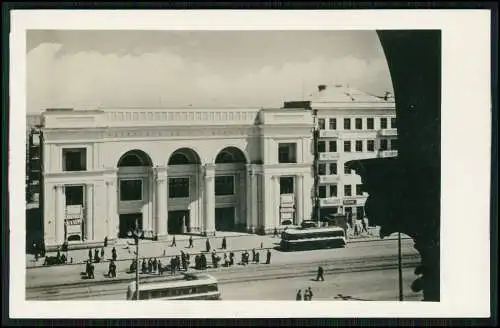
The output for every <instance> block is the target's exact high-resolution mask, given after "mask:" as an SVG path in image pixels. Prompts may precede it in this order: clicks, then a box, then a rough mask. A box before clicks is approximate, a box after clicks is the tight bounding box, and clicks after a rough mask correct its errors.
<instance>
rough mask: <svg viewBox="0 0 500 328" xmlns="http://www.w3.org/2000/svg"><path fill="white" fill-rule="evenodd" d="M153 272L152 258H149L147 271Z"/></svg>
mask: <svg viewBox="0 0 500 328" xmlns="http://www.w3.org/2000/svg"><path fill="white" fill-rule="evenodd" d="M151 272H153V260H152V259H149V260H148V273H151Z"/></svg>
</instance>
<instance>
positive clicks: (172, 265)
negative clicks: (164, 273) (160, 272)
mask: <svg viewBox="0 0 500 328" xmlns="http://www.w3.org/2000/svg"><path fill="white" fill-rule="evenodd" d="M174 273H175V258H173V257H172V258H170V274H174Z"/></svg>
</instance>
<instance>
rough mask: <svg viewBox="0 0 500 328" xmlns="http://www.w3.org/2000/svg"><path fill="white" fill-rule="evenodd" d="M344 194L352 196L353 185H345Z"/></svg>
mask: <svg viewBox="0 0 500 328" xmlns="http://www.w3.org/2000/svg"><path fill="white" fill-rule="evenodd" d="M344 196H352V187H351V185H345V186H344Z"/></svg>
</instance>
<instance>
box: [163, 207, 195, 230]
mask: <svg viewBox="0 0 500 328" xmlns="http://www.w3.org/2000/svg"><path fill="white" fill-rule="evenodd" d="M189 219H190V218H189V210H184V211H169V212H168V233H169V234H171V235H179V234H183V233H187V232H191V231H190V228H189V226H190V224H189Z"/></svg>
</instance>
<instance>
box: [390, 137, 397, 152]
mask: <svg viewBox="0 0 500 328" xmlns="http://www.w3.org/2000/svg"><path fill="white" fill-rule="evenodd" d="M391 149H392V150H398V139H392V140H391Z"/></svg>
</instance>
